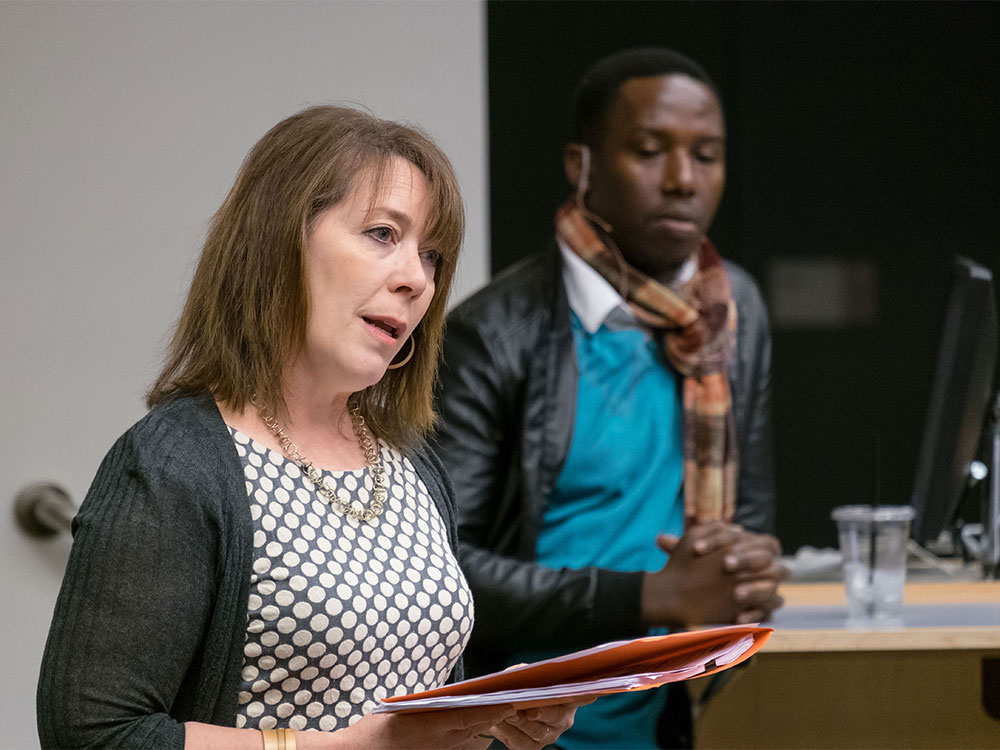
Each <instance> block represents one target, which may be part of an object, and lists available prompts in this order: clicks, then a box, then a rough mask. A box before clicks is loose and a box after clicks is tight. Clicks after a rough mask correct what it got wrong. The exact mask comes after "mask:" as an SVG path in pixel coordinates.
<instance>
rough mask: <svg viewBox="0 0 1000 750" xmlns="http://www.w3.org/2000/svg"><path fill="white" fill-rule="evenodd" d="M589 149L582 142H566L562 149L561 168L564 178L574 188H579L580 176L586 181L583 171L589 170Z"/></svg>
mask: <svg viewBox="0 0 1000 750" xmlns="http://www.w3.org/2000/svg"><path fill="white" fill-rule="evenodd" d="M589 151H590V149H588V148H587V147H586V146H584V145H583V144H582V143H567V144H566V148H564V149H563V169H564V170H565V171H566V179H567V180H569V184H570V185H572V186H573V189H574V190H579V189H580V178H581V177H582V178H583V179H584V181H586V174H585V172H587V171H589V166H590V165H589V163H586V162H589V161H590V160H589V159H588V158H587V157H589V156H590V154H589Z"/></svg>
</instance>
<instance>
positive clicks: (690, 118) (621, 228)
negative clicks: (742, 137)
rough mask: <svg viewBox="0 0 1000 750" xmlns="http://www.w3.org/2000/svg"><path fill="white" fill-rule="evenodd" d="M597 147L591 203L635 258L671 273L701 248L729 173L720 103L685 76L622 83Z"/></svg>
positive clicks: (648, 268) (654, 270) (647, 268)
mask: <svg viewBox="0 0 1000 750" xmlns="http://www.w3.org/2000/svg"><path fill="white" fill-rule="evenodd" d="M594 140H595V143H594V145H593V148H592V154H591V168H590V174H589V189H588V191H587V195H586V197H585V202H586V206H587V208H589V209H590V210H591V211H592V212H593V213H595V214H597V215H598V216H599V217H601V218H602V219H604V220H605V221H606V222H608V223H609V224H610V225H611V227H612V232H611V236H612V238H613V239H614V241H615V242H616V244H617V245H618V247H619V248H620V249H621V251H622V254H623V255H624V256H625V258H626V260H628V262H629V263H631V264H632V265H634V266H635V267H636V268H639V269H640V270H642V271H644V272H645V273H647V274H649V275H650V276H652V277H654V278H658V279H660V280H664V281H665V280H669V279H670V278H671V277H672V275H673V273H674V272H675V271H676V269H677V267H678V266H679V265H680V264H681V263H683V262H684V261H685V260H686V259H687V258H689V257H691V256H692V255H693V254H695V253H696V252H697V250H698V248H699V247H700V245H701V242H702V239H703V238H704V236H705V233H706V232H707V231H708V227H709V225H710V224H711V222H712V218H713V217H714V216H715V211H716V209H717V208H718V206H719V200H720V199H721V198H722V189H723V186H724V184H725V180H726V163H725V129H724V125H723V122H722V108H721V106H720V104H719V101H718V99H717V98H716V96H715V94H714V93H712V90H711V89H710V88H708V87H707V86H705V85H704V84H702V83H700V82H698V81H696V80H695V79H693V78H691V77H689V76H686V75H678V74H675V75H666V76H655V77H650V78H633V79H630V80H628V81H626V82H625V83H624V84H622V86H621V88H620V89H619V95H618V99H617V100H616V101H615V102H614V103H613V104H612V105H611V107H610V109H609V110H608V112H607V113H606V115H605V121H604V123H603V128H602V129H601V130H600V131H599V132H598V135H597V136H596V137H595V139H594Z"/></svg>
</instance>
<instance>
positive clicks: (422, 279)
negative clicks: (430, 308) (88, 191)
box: [390, 245, 430, 297]
mask: <svg viewBox="0 0 1000 750" xmlns="http://www.w3.org/2000/svg"><path fill="white" fill-rule="evenodd" d="M395 256H396V257H395V265H394V267H393V272H392V276H391V280H390V287H391V288H392V291H394V292H405V293H409V294H410V295H411V296H413V297H419V296H420V295H421V294H423V293H424V290H425V289H427V284H428V282H429V281H430V278H429V276H428V265H427V264H426V263H424V261H423V258H421V257H420V248H419V247H417V246H415V245H414V246H413V247H409V246H405V245H404V246H400V247H399V249H398V251H397V252H396V253H395Z"/></svg>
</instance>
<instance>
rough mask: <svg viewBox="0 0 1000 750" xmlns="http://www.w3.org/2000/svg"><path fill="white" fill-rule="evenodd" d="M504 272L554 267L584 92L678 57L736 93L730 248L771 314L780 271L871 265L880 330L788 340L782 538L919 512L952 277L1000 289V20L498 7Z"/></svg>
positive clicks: (493, 160) (779, 332)
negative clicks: (638, 65)
mask: <svg viewBox="0 0 1000 750" xmlns="http://www.w3.org/2000/svg"><path fill="white" fill-rule="evenodd" d="M487 14H488V54H489V126H490V195H491V199H490V210H491V241H492V247H491V253H492V256H491V257H492V267H493V270H494V271H496V270H499V269H501V268H503V267H505V266H507V265H508V264H509V263H511V262H512V261H514V260H516V259H518V258H520V257H522V256H524V255H526V254H529V253H531V252H533V251H535V250H538V249H541V248H542V247H544V245H545V244H546V243H547V242H548V241H549V239H550V236H551V226H552V213H553V211H554V209H555V206H556V205H557V204H558V202H559V201H560V200H562V199H563V198H564V197H565V196H566V195H567V191H568V188H567V186H566V183H565V179H564V177H563V174H562V160H561V153H562V147H563V145H564V143H565V142H566V140H567V134H568V111H569V100H570V93H571V89H572V86H573V83H574V82H575V81H576V79H577V78H578V77H579V75H580V74H581V73H582V72H583V71H584V70H585V69H586V68H587V67H588V66H589V65H590V63H591V62H593V61H594V60H596V59H597V58H599V57H601V56H603V55H605V54H607V53H609V52H612V51H614V50H617V49H620V48H623V47H629V46H638V45H665V46H670V47H674V48H676V49H679V50H680V51H682V52H685V53H687V54H689V55H690V56H692V57H694V58H695V59H697V60H698V61H699V62H701V63H702V64H703V65H704V66H705V67H706V68H707V69H708V71H709V72H710V73H711V75H712V76H713V77H714V78H715V80H716V82H717V84H718V85H719V88H720V91H721V93H722V98H723V105H724V107H725V111H726V120H727V126H728V134H729V149H728V182H727V188H726V194H725V196H724V198H723V202H722V206H721V208H720V211H719V215H718V217H717V219H716V221H715V224H714V226H713V229H712V231H711V235H712V238H713V240H714V241H715V244H716V245H717V246H718V247H719V249H720V251H721V252H722V253H723V255H726V256H727V257H729V258H732V259H733V260H735V261H737V262H739V263H741V264H743V265H744V266H745V267H747V268H748V269H749V270H750V271H751V272H752V273H753V274H754V275H755V276H756V277H757V278H758V280H759V281H760V282H761V285H762V288H763V289H764V293H765V296H769V295H770V294H771V293H772V291H773V290H770V289H769V288H768V285H767V283H766V282H767V279H768V271H769V268H770V267H771V264H772V263H773V262H774V261H775V259H785V260H788V259H791V260H793V261H794V260H802V259H809V258H817V257H824V258H831V257H832V258H840V259H860V260H862V261H864V262H866V263H868V264H869V266H870V267H872V268H874V269H875V271H876V273H877V286H876V291H877V297H876V299H877V314H876V315H875V317H874V318H870V319H868V320H867V322H862V323H860V324H853V325H837V326H827V327H811V328H806V329H803V328H796V327H781V326H776V327H775V330H774V344H775V360H774V394H775V403H774V423H775V448H776V450H775V453H776V470H777V471H776V473H777V483H778V498H777V503H778V534H779V536H780V537H781V539H782V542H783V544H784V546H785V549H786V551H793V550H795V549H797V548H798V547H799V546H800V545H802V544H814V545H821V546H832V545H834V544H835V543H836V540H835V533H834V528H833V524H832V522H831V521H830V510H831V508H832V507H834V506H835V505H838V504H842V503H846V502H870V501H872V500H873V499H874V500H877V501H879V502H882V503H907V502H909V497H910V491H911V486H912V481H913V476H914V470H915V465H916V460H917V453H918V452H919V446H920V439H921V434H922V429H923V420H924V417H925V414H926V408H927V402H928V399H929V393H930V387H931V379H932V375H933V368H934V364H935V358H936V352H937V347H938V342H939V336H940V334H941V320H942V317H941V316H942V314H943V308H944V300H945V296H946V292H947V281H948V272H949V268H950V261H951V258H952V256H953V255H955V254H964V255H967V256H969V257H971V258H973V259H975V260H978V261H979V262H980V263H984V264H986V265H988V266H990V267H991V268H992V270H993V272H994V274H995V275H998V274H1000V187H998V182H997V180H998V174H1000V145H998V137H1000V127H998V112H1000V42H998V39H1000V3H942V4H938V3H895V2H891V3H890V2H884V3H874V2H873V3H845V2H824V3H805V2H802V3H799V2H784V3H764V2H737V3H728V2H726V3H723V2H717V3H708V2H701V3H686V2H684V3H682V2H512V1H510V0H500V1H494V2H489V3H488V8H487Z"/></svg>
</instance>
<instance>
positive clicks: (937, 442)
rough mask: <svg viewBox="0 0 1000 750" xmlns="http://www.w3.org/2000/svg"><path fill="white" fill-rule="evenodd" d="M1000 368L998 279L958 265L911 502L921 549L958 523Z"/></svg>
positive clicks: (958, 262)
mask: <svg viewBox="0 0 1000 750" xmlns="http://www.w3.org/2000/svg"><path fill="white" fill-rule="evenodd" d="M996 369H997V303H996V293H995V290H994V287H993V274H992V273H991V272H990V270H989V269H988V268H986V267H984V266H981V265H979V264H977V263H974V262H973V261H971V260H968V259H967V258H956V259H955V264H954V271H953V274H952V279H951V291H950V294H949V298H948V305H947V308H946V311H945V320H944V330H943V333H942V336H941V348H940V350H939V354H938V362H937V371H936V375H935V377H934V385H933V391H932V393H931V401H930V408H929V410H928V412H927V420H926V422H925V427H924V436H923V443H922V447H921V450H920V459H919V463H918V465H917V474H916V481H915V483H914V488H913V497H912V499H911V505H912V506H913V508H914V511H915V516H914V518H913V523H912V526H911V536H912V537H913V539H914V541H916V542H917V543H918V544H921V545H926V544H927V543H928V542H929V541H932V540H935V539H937V537H938V536H939V535H940V534H941V532H942V530H945V529H948V528H949V527H951V526H952V525H953V524H954V522H955V519H956V515H957V513H958V510H959V504H960V501H961V499H962V495H963V492H964V491H965V489H966V487H968V484H969V467H970V464H971V463H972V462H973V461H974V460H975V459H976V456H977V451H978V449H979V447H980V445H981V438H982V436H983V428H984V424H985V419H986V413H987V409H988V408H989V404H990V401H991V398H990V397H991V395H992V393H993V388H994V380H993V379H994V377H995V373H996ZM983 520H984V521H985V519H983Z"/></svg>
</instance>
